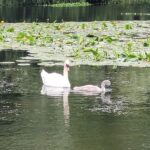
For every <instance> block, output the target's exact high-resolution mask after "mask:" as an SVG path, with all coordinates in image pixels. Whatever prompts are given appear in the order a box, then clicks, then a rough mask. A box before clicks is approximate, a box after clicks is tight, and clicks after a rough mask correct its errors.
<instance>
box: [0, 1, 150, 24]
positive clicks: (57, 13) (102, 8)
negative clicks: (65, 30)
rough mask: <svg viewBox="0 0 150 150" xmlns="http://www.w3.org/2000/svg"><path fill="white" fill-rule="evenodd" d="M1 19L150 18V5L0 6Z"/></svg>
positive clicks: (19, 20) (27, 20)
mask: <svg viewBox="0 0 150 150" xmlns="http://www.w3.org/2000/svg"><path fill="white" fill-rule="evenodd" d="M0 19H1V20H4V21H6V22H23V21H25V22H33V21H37V22H54V21H57V22H61V21H101V20H109V21H110V20H149V19H150V5H149V4H148V3H147V1H145V2H144V1H143V2H142V3H141V4H140V3H138V2H136V1H135V2H134V3H126V2H125V3H123V4H121V3H118V4H109V5H98V6H88V7H71V8H69V7H64V8H53V7H50V6H33V7H31V6H29V7H21V6H18V7H17V6H13V7H9V6H0Z"/></svg>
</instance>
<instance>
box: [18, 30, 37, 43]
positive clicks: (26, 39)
mask: <svg viewBox="0 0 150 150" xmlns="http://www.w3.org/2000/svg"><path fill="white" fill-rule="evenodd" d="M16 39H17V41H18V42H21V43H23V44H25V43H27V44H29V45H34V44H36V38H35V37H34V36H33V35H32V34H30V33H26V32H19V34H18V35H17V37H16Z"/></svg>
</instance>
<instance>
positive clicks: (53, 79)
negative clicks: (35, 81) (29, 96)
mask: <svg viewBox="0 0 150 150" xmlns="http://www.w3.org/2000/svg"><path fill="white" fill-rule="evenodd" d="M69 67H70V62H69V60H66V61H65V63H64V72H63V75H61V74H58V73H55V72H54V73H47V72H46V71H45V70H44V69H43V70H42V72H41V78H42V81H43V84H44V85H46V86H52V87H70V82H69V79H68V71H69Z"/></svg>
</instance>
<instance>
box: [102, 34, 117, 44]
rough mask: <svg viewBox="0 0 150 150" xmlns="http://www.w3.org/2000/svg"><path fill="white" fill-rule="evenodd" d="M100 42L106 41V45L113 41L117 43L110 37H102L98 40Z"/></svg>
mask: <svg viewBox="0 0 150 150" xmlns="http://www.w3.org/2000/svg"><path fill="white" fill-rule="evenodd" d="M100 41H107V42H108V43H112V42H113V41H117V39H115V38H113V37H112V36H109V35H103V36H102V37H101V38H100Z"/></svg>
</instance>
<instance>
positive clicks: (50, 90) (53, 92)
mask: <svg viewBox="0 0 150 150" xmlns="http://www.w3.org/2000/svg"><path fill="white" fill-rule="evenodd" d="M69 93H70V88H60V87H50V86H45V85H43V86H42V89H41V94H42V95H47V96H53V97H54V96H57V97H58V96H59V97H63V111H64V121H65V125H69V117H70V109H69V102H68V96H69Z"/></svg>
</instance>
